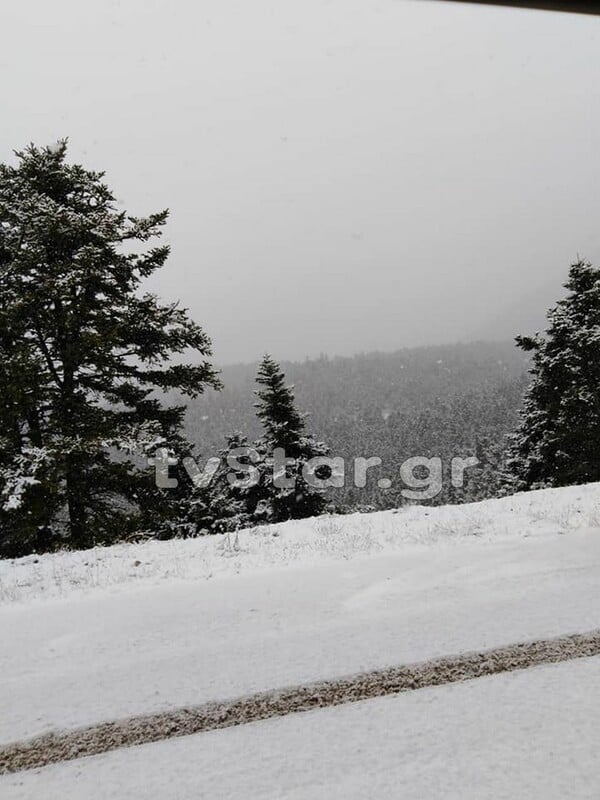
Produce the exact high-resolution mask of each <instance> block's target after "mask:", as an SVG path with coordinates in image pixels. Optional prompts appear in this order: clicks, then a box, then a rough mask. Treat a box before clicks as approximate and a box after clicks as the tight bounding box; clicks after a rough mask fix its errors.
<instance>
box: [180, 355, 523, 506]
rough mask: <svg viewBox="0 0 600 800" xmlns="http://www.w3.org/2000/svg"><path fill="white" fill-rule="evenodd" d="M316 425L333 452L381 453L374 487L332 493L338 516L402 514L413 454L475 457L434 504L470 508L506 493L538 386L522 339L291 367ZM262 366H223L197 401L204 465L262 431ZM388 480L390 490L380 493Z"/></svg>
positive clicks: (192, 405)
mask: <svg viewBox="0 0 600 800" xmlns="http://www.w3.org/2000/svg"><path fill="white" fill-rule="evenodd" d="M281 368H282V370H283V372H284V373H285V376H286V379H287V381H288V382H289V383H291V384H293V386H294V394H295V397H296V402H297V405H298V408H299V409H301V410H302V411H303V412H306V413H307V415H308V417H307V420H306V423H307V426H308V428H309V429H310V430H311V432H312V433H314V434H315V436H316V437H317V438H319V439H322V440H323V441H325V442H327V444H328V445H329V447H330V449H331V454H332V455H334V456H341V457H342V458H344V459H347V460H351V459H353V458H355V457H357V456H363V457H372V456H378V457H379V458H381V460H382V465H381V467H378V468H375V469H373V470H372V471H370V472H369V479H368V482H367V486H366V487H365V488H364V489H359V488H356V487H355V486H354V485H353V484H352V482H351V481H346V485H345V486H344V487H343V488H335V489H329V490H328V497H329V500H330V502H331V503H332V504H333V506H334V509H335V510H336V511H338V512H344V511H350V510H357V509H359V510H360V509H364V510H369V509H385V508H395V507H397V506H398V505H401V504H402V503H404V502H406V500H405V499H404V498H403V497H402V496H401V494H400V492H401V489H402V485H401V481H400V480H399V479H398V472H399V465H400V464H401V463H402V462H403V461H405V460H406V459H407V458H411V457H413V456H426V457H429V458H431V457H434V456H438V457H440V458H441V459H442V461H443V464H444V466H447V465H448V463H449V461H450V459H451V458H453V457H454V456H463V457H466V456H475V457H476V458H478V459H479V461H480V463H479V465H477V466H475V467H471V468H469V469H468V470H467V471H466V472H465V483H464V486H463V488H462V489H457V488H455V487H453V486H452V485H451V483H450V482H449V481H448V480H444V485H443V489H442V492H441V493H440V494H439V495H438V496H437V497H436V498H434V499H433V500H431V501H429V502H431V503H435V504H440V503H448V502H453V503H456V502H463V501H464V502H466V501H472V500H479V499H484V498H487V497H494V496H498V495H499V494H502V485H503V476H504V473H503V467H504V460H505V455H506V452H507V435H508V434H509V433H510V432H511V431H513V430H514V429H515V426H516V424H517V421H518V416H519V414H518V412H519V408H520V405H521V401H522V397H523V392H524V390H525V388H526V386H527V384H528V368H529V358H528V356H527V355H526V354H525V353H523V352H522V351H520V350H519V349H517V347H516V346H515V345H514V343H512V342H476V343H469V344H451V345H440V346H430V347H417V348H406V349H402V350H398V351H396V352H393V353H366V354H361V355H356V356H353V357H327V356H321V357H320V358H317V359H306V360H305V361H302V362H282V364H281ZM255 374H256V365H255V364H238V365H232V366H226V367H224V368H223V369H222V371H221V375H220V378H221V380H222V383H223V388H222V389H221V390H220V391H215V390H211V389H208V390H207V391H206V392H205V393H204V394H203V395H201V396H200V397H198V398H196V399H194V400H188V410H187V414H186V418H185V429H186V435H187V437H188V438H189V439H190V440H191V441H192V442H193V443H194V444H195V445H196V452H197V454H198V456H199V459H198V460H199V461H201V460H202V459H204V460H206V459H207V458H209V457H211V456H214V455H216V454H218V453H219V452H220V451H221V449H222V448H223V446H224V443H225V437H226V436H228V435H231V434H232V433H234V432H241V433H243V434H245V435H247V436H248V437H249V438H254V437H256V436H258V435H259V434H260V431H261V426H260V422H259V420H258V419H257V418H256V415H255V409H254V402H255V400H256V398H255V395H254V389H255V383H254V376H255ZM382 477H386V478H390V479H392V480H393V483H392V486H391V487H390V489H381V488H379V487H378V485H377V484H378V480H379V479H380V478H382Z"/></svg>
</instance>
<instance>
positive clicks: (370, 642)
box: [0, 485, 600, 797]
mask: <svg viewBox="0 0 600 800" xmlns="http://www.w3.org/2000/svg"><path fill="white" fill-rule="evenodd" d="M0 580H1V587H2V599H3V605H2V606H1V607H0V638H1V641H2V649H1V651H0V673H1V675H2V681H1V682H0V744H2V743H7V742H10V741H14V740H17V739H23V738H27V737H30V736H33V735H35V734H38V733H40V732H43V731H48V730H52V729H61V728H71V727H74V726H79V725H84V724H91V723H95V722H99V721H103V720H109V719H114V718H122V717H127V716H129V715H132V714H139V713H145V712H151V711H158V710H163V709H168V708H173V707H179V706H184V705H188V704H198V703H202V702H204V701H208V700H224V699H228V698H233V697H237V696H239V695H243V694H246V693H249V692H254V691H261V690H269V689H273V688H277V687H282V686H287V685H290V684H295V683H300V682H305V681H311V680H317V679H322V678H333V677H337V676H340V675H344V674H349V673H354V672H358V671H362V670H367V669H374V668H379V667H384V666H387V665H395V664H401V663H406V662H414V661H421V660H425V659H428V658H431V657H436V656H443V655H448V654H455V653H459V652H461V651H465V650H482V649H487V648H491V647H495V646H499V645H503V644H509V643H512V642H516V641H520V640H527V639H533V638H542V637H547V636H557V635H561V634H566V633H572V632H585V631H588V630H592V629H597V628H600V485H588V486H585V487H571V488H568V489H560V490H547V491H540V492H532V493H529V494H523V495H519V496H515V497H510V498H504V499H501V500H495V501H488V502H484V503H478V504H474V505H470V506H460V507H456V506H455V507H448V508H429V509H428V508H417V507H412V508H405V509H401V510H399V511H398V512H397V513H395V512H384V513H377V514H370V515H353V516H348V517H324V518H320V519H315V520H307V521H303V522H292V523H287V524H285V525H279V526H277V527H276V528H275V527H269V528H261V529H257V530H254V531H243V532H240V534H239V537H238V538H237V540H236V538H235V537H210V538H205V539H200V540H190V541H173V542H163V543H161V542H149V543H146V544H140V545H119V546H116V547H112V548H106V549H96V550H92V551H87V552H85V553H62V554H57V555H48V556H40V557H38V558H33V557H29V558H26V559H20V560H18V561H14V562H10V561H6V562H1V563H0ZM594 663H595V662H594ZM556 669H558V667H557V668H556ZM561 669H567V670H568V669H569V665H566V666H565V667H562V668H561ZM573 669H575V667H574V666H573ZM506 680H512V678H510V676H507V677H506ZM439 691H442V692H443V691H444V689H443V688H442V689H440V690H439ZM453 691H459V690H458V689H457V690H453ZM460 691H463V692H467V691H468V690H467V689H461V690H460ZM476 691H477V692H483V693H484V694H483V695H482V697H483V699H482V700H481V702H482V703H484V702H487V701H485V692H484V690H483V689H481V690H479V689H477V690H476ZM426 696H429V695H423V697H426ZM461 696H462V695H461ZM373 702H374V701H373ZM394 702H395V700H393V699H387V700H381V703H383V705H382V706H376V707H377V708H379V707H381V709H383V710H382V712H381V713H382V714H383V715H384V717H383V718H385V714H387V711H386V710H385V709H388V708H389V709H390V713H391V714H392V716H393V715H396V714H397V713H399V712H396V711H395V710H394V709H396V708H397V706H395V705H394ZM398 702H400V700H398ZM402 702H404V701H402ZM406 702H410V703H412V702H413V701H406ZM414 702H415V703H417V704H418V703H419V702H422V703H424V704H425V706H427V702H428V701H427V700H426V699H424V700H422V701H414ZM478 702H479V701H478ZM388 704H389V705H388ZM432 708H433V706H432ZM330 711H331V712H332V713H335V714H337V715H341V716H340V720H341V722H340V725H342V726H344V725H346V724H348V725H350V724H351V722H350V721H349V722H347V723H346V722H344V720H345V717H344V714H346V713H347V714H349V715H350V717H352V714H358V717H357V719H361V717H360V714H359V712H358V711H357V712H353V711H350V710H347V711H346V710H342V709H340V710H336V711H335V712H333V710H328V711H323V712H319V713H321V714H323V715H325V717H327V714H329V713H330ZM426 711H427V709H426V708H425V710H424V713H425V712H426ZM377 713H379V712H377ZM415 713H416V712H415ZM444 713H445V712H444ZM453 713H454V712H453ZM309 716H310V715H309ZM401 716H402V714H401V713H400V717H401ZM325 717H324V718H325ZM327 719H329V717H327ZM349 719H350V718H349ZM352 719H353V717H352ZM394 719H395V717H394ZM364 721H365V725H366V728H367V729H368V731H371V732H372V728H373V726H372V722H371V721H370V717H369V715H368V714H367V717H366V718H365V720H364ZM525 722H526V721H525ZM525 722H523V721H518V726H517V727H518V728H519V730H521V729H522V728H523V724H525ZM258 724H259V725H263V726H266V727H265V731H271V730H273V731H276V730H279V729H278V728H277V725H279V724H281V725H284V726H285V725H289V726H291V727H290V728H289V730H290V731H292V733H291V734H290V736H291V737H292V739H291V740H293V739H294V736H297V735H298V736H299V735H300V734H296V733H293V730H294V726H295V725H296V724H298V725H300V726H301V727H300V728H299V729H298V730H304V731H306V735H307V736H309V737H312V736H313V734H312V733H311V729H310V723H308V722H302V723H301V722H298V723H293V722H292V723H284V722H281V723H278V722H276V721H273V722H269V723H258ZM315 724H316V725H317V727H318V726H319V723H315ZM328 724H329V723H328ZM377 724H378V725H379V724H381V725H383V723H377ZM390 724H392V723H391V722H390ZM394 724H400V723H399V722H394ZM411 724H412V723H411ZM440 724H442V723H440ZM444 724H445V723H444ZM507 724H508V723H507ZM511 724H512V723H511ZM302 726H305V727H302ZM306 726H308V727H306ZM519 726H520V727H519ZM251 727H252V729H254V730H256V725H254V726H251ZM442 727H443V725H442ZM284 730H288V728H284ZM405 733H406V732H403V733H402V736H405ZM340 734H342V730H341V729H340ZM365 735H367V736H368V735H369V734H368V732H367V733H365ZM377 735H379V734H377ZM381 735H383V733H382V734H381ZM406 735H408V734H406ZM421 735H422V736H423V737H424V738H423V746H424V747H429V746H430V745H429V743H428V741H429V740H428V739H427V736H428V735H430V734H427V735H426V734H425V733H424V732H421V733H419V736H421ZM440 735H442V734H440ZM219 736H222V737H225V739H224V740H223V739H221V738H219ZM227 736H231V737H232V738H231V740H230V741H231V742H232V746H234V747H236V748H237V746H238V745H237V744H235V743H236V742H238V739H239V740H240V741H242V740H243V739H244V736H250V733H247V734H244V733H242V732H230V733H228V732H222V733H221V734H208V735H206V734H203V735H202V737H201V738H202V742H204V744H202V743H200V744H198V745H196V744H194V743H193V742H191V741H190V742H189V744H188V745H184V743H183V742H180V743H177V744H175V743H174V744H172V745H171V744H165V745H164V747H165V748H169V747H175V750H174V751H173V752H174V753H176V754H177V753H178V752H182V753H183V752H184V751H185V747H186V746H189V747H190V748H191V750H190V752H193V748H194V747H198V748H202V747H207V748H209V751H210V748H212V747H215V757H216V758H217V757H219V756H218V753H219V752H220V750H219V748H220V747H221V744H219V742H221V741H228V740H227V739H226V737H227ZM265 736H267V739H268V737H269V736H271V734H270V733H265ZM273 736H275V738H276V734H273ZM203 737H205V738H203ZM291 740H290V741H291ZM403 741H404V740H403ZM177 747H180V748H183V750H181V751H178V750H177ZM223 747H225V749H227V746H226V745H223ZM402 747H404V745H402ZM148 752H150V751H148ZM161 752H162V751H161ZM168 752H171V751H168ZM465 752H466V751H465ZM334 755H335V753H334ZM144 757H145V756H132V758H134V760H135V759H142V761H141V762H140V761H135V763H136V764H139V763H142V762H143V758H144ZM177 757H178V756H177V755H175V758H177ZM340 757H341V756H340ZM423 757H424V756H423ZM101 758H102V759H105V760H104V761H102V763H106V764H107V765H115V764H116V765H117V766H115V767H114V768H115V770H116V773H115V774H116V775H117V774H120V772H119V770H121V767H120V766H118V765H119V764H124V765H126V764H127V763H128V762H127V756H117V755H112V756H111V755H107V756H105V757H101ZM149 758H150V759H151V758H152V756H149ZM111 759H113V760H112V761H111ZM88 763H92V762H88V761H85V762H81V764H80V766H81V765H83V764H88ZM93 763H99V762H97V761H93ZM132 763H133V762H132ZM158 763H160V758H159V762H158ZM338 766H339V765H338ZM112 768H113V767H110V769H112ZM335 768H336V769H337V767H335ZM51 769H54V770H59V771H60V770H61V769H63V767H60V766H59V767H56V768H51ZM64 769H65V770H66V772H65V773H64V774H65V775H73V774H75V772H73V770H76V768H75V767H74V766H73V765H71V766H68V765H65V767H64ZM91 769H92V772H91V773H90V774H93V769H96V768H95V767H93V768H91ZM123 769H124V770H125V771H127V767H126V766H124V767H123ZM52 774H55V773H52ZM56 774H58V773H56ZM61 774H62V773H61ZM17 777H18V776H17ZM17 777H16V778H8V777H7V778H2V779H0V787H1V785H2V783H3V782H6V781H9V780H10V781H12V783H11V784H10V785H11V786H12V785H16V783H15V781H16V779H17ZM53 780H54V779H53ZM69 780H70V779H69ZM190 780H191V778H190ZM142 783H143V782H142ZM59 784H60V781H59V782H58V783H57V784H56V785H57V786H58V785H59ZM6 785H8V784H6ZM26 785H29V784H26ZM31 785H33V784H31ZM52 785H54V783H52ZM274 785H275V784H274ZM206 791H207V792H208V788H207V789H206ZM298 791H299V790H298ZM295 792H296V790H295V789H293V788H292V790H291V795H290V796H294V797H296V796H298V797H301V796H302V797H303V796H310V794H308V795H303V794H302V793H301V792H300V793H298V794H296V793H295ZM208 793H209V794H210V792H208ZM21 796H37V795H35V794H32V795H26V794H22V795H21ZM48 796H52V795H51V794H49V795H48ZM65 796H74V795H73V794H72V793H71V794H69V792H68V791H67V793H66V795H65ZM106 796H111V795H110V794H108V795H106ZM123 796H127V794H126V793H124V794H123ZM136 796H139V797H143V796H153V795H150V794H148V795H146V794H144V792H143V791H140V792H139V793H138V794H137V795H136ZM157 796H158V795H157ZM161 796H162V795H161ZM182 796H186V795H185V793H184V794H182ZM214 796H217V797H220V796H228V795H221V794H218V793H217V794H215V795H214ZM232 796H237V795H236V794H235V791H233V790H232ZM254 796H262V795H254ZM265 796H271V795H269V794H268V793H267V794H266V795H265ZM272 796H284V795H283V794H281V795H278V794H277V792H275V793H274V794H273V795H272ZM314 796H329V795H326V794H323V795H314ZM373 796H375V795H373ZM381 796H384V795H381ZM407 796H409V795H407ZM473 796H478V795H477V794H475V795H473ZM481 796H483V795H481ZM523 796H525V795H523ZM540 796H544V795H540ZM578 796H579V795H578ZM581 796H584V795H581Z"/></svg>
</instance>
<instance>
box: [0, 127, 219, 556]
mask: <svg viewBox="0 0 600 800" xmlns="http://www.w3.org/2000/svg"><path fill="white" fill-rule="evenodd" d="M66 156H67V143H66V141H62V142H59V143H58V144H57V145H55V146H52V147H43V148H37V147H35V146H33V145H31V146H29V147H27V148H26V149H25V150H24V151H22V152H18V153H17V154H16V157H17V161H16V165H14V166H11V165H6V164H4V165H0V414H1V418H0V422H1V430H0V437H1V442H0V480H1V484H0V553H2V554H4V555H18V554H21V553H26V552H30V551H31V550H34V549H38V550H39V549H48V548H51V547H53V546H57V545H66V546H70V547H77V548H79V547H85V546H88V545H91V544H94V543H97V542H106V541H113V540H114V539H115V538H118V537H120V536H122V535H123V534H124V533H127V532H134V531H135V530H136V529H139V528H140V527H141V528H143V529H145V530H146V529H148V530H149V529H152V530H155V531H157V532H160V531H163V533H165V532H166V533H167V534H168V532H169V530H173V527H174V528H175V529H177V527H178V526H180V522H181V518H180V516H178V515H180V514H181V513H183V511H182V508H183V506H184V505H185V498H184V494H183V489H182V488H180V491H179V493H178V492H173V491H166V490H160V489H159V488H157V487H156V486H155V485H154V482H153V475H152V473H151V471H150V470H148V469H147V467H145V465H144V464H143V461H142V462H141V463H140V458H139V456H140V454H141V455H144V454H148V453H152V452H153V450H154V449H156V448H157V447H159V446H160V447H163V448H167V449H168V450H169V451H170V452H174V451H175V450H178V451H181V450H182V449H183V451H184V452H185V451H186V450H187V449H189V448H188V445H187V443H186V442H185V441H184V440H183V438H182V437H181V434H180V432H179V431H180V428H181V423H182V417H183V412H184V407H183V406H181V405H177V406H170V407H168V406H165V405H164V404H163V403H162V402H161V400H160V398H159V396H157V390H159V391H160V390H162V391H171V390H176V391H178V392H180V393H181V394H183V395H187V396H190V397H194V396H197V395H198V394H199V393H201V392H202V390H203V389H204V387H205V386H215V387H216V386H218V379H217V377H216V374H215V372H214V370H213V368H212V366H211V364H210V363H209V361H208V360H207V359H208V358H209V356H210V341H209V339H208V338H207V336H206V334H205V333H204V331H203V330H202V329H201V328H200V326H198V325H197V324H196V323H194V322H192V321H191V320H190V319H189V317H188V315H187V312H186V311H185V310H184V309H182V308H180V307H179V306H178V305H177V304H162V303H160V301H159V300H158V298H157V297H156V296H155V295H152V294H143V293H142V292H141V288H142V283H143V280H144V279H145V278H147V277H148V276H150V275H151V274H152V273H153V272H154V271H155V270H157V269H159V268H160V267H162V266H163V265H164V264H165V262H166V260H167V257H168V254H169V248H168V247H167V246H164V245H163V246H159V245H155V246H151V247H147V248H142V249H141V251H138V250H136V248H135V244H136V243H142V244H143V243H146V242H149V241H150V240H153V239H155V238H156V237H159V236H160V235H161V232H162V228H163V226H164V225H165V222H166V220H167V212H166V211H161V212H159V213H157V214H152V215H150V216H148V217H144V218H142V217H134V216H130V215H128V214H127V213H126V212H125V211H122V210H119V209H118V208H117V204H116V201H115V197H114V195H113V193H112V192H111V190H110V189H109V188H108V186H107V185H106V183H105V182H104V180H103V173H99V172H93V171H89V170H87V169H84V167H82V166H80V165H77V164H69V163H68V162H67V159H66ZM190 352H194V353H195V355H194V358H193V359H190V360H191V361H193V363H176V362H175V361H173V360H172V356H177V354H182V353H190ZM187 513H188V510H187V509H186V510H185V513H183V517H184V518H186V515H187ZM187 522H189V520H187ZM186 524H187V523H186Z"/></svg>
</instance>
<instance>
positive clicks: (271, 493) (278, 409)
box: [209, 356, 329, 532]
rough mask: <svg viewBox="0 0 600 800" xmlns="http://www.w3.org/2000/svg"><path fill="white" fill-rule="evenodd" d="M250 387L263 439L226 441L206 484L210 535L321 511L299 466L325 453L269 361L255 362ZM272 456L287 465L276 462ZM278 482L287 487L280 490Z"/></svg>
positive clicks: (317, 494)
mask: <svg viewBox="0 0 600 800" xmlns="http://www.w3.org/2000/svg"><path fill="white" fill-rule="evenodd" d="M256 382H257V383H258V385H259V387H260V388H259V389H258V390H256V395H257V396H258V402H257V403H255V408H256V415H257V417H258V419H259V420H260V421H261V422H262V425H263V428H264V435H263V436H261V437H259V438H257V439H256V440H254V441H253V442H251V443H250V442H249V441H248V438H247V437H246V436H243V435H242V434H239V433H237V434H234V435H233V436H229V437H228V438H227V447H226V448H225V449H224V450H222V451H221V453H220V457H221V466H220V468H219V472H218V473H217V475H216V477H215V479H214V480H213V482H212V483H211V501H210V506H209V509H210V512H211V516H212V530H213V531H215V532H220V531H230V530H236V529H238V528H241V527H245V526H248V525H258V524H261V523H268V522H281V521H284V520H288V519H301V518H304V517H311V516H316V515H318V514H321V513H322V512H323V510H324V508H325V502H326V501H325V497H324V492H323V491H322V490H321V489H318V488H316V487H314V486H311V485H309V484H308V483H307V482H306V480H305V478H304V475H303V467H304V465H305V464H306V462H307V461H309V460H310V459H312V458H314V457H316V456H326V455H327V454H328V452H329V448H328V447H327V446H326V445H325V444H323V443H322V442H317V441H316V440H315V439H314V438H313V437H312V436H310V435H308V434H307V433H306V431H305V424H304V416H303V415H302V414H300V413H299V412H298V410H297V409H296V406H295V402H294V394H293V391H292V388H291V387H289V386H286V384H285V376H284V374H283V372H282V371H281V369H280V368H279V365H278V364H277V363H276V362H275V361H274V360H273V359H272V358H271V357H270V356H265V357H264V359H263V360H262V361H261V363H260V365H259V368H258V374H257V377H256ZM278 452H279V453H280V454H281V457H283V455H284V454H285V458H286V459H289V463H287V464H286V463H284V462H283V460H281V462H279V461H278V460H277V453H278ZM323 477H327V476H326V475H324V476H323ZM282 478H283V479H285V481H284V482H285V483H287V484H289V485H282V483H281V482H280V481H281V479H282Z"/></svg>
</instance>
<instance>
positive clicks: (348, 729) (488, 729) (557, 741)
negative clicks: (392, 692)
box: [0, 658, 600, 800]
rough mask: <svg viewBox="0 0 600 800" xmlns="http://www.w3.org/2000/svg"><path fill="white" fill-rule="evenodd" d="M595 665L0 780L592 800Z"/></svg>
mask: <svg viewBox="0 0 600 800" xmlns="http://www.w3.org/2000/svg"><path fill="white" fill-rule="evenodd" d="M599 684H600V659H598V658H594V659H582V660H580V661H574V662H570V663H565V664H559V665H554V666H547V667H538V668H535V669H531V670H528V671H526V672H519V673H510V674H505V675H497V676H494V677H491V678H481V679H479V680H477V681H469V682H467V683H463V684H453V685H449V686H442V687H438V688H435V689H423V690H421V691H419V692H414V693H411V694H405V695H398V696H396V697H385V698H378V699H375V700H368V701H364V702H361V703H356V704H353V705H347V706H341V707H337V708H329V709H324V710H320V711H312V712H308V713H304V714H297V715H292V716H288V717H282V718H279V719H273V720H267V721H264V722H257V723H253V724H251V725H244V726H242V727H239V728H228V729H226V730H221V731H212V732H210V733H203V734H199V735H196V736H190V737H187V738H183V739H171V740H169V741H166V742H158V743H156V744H149V745H143V746H141V747H134V748H129V749H126V750H118V751H116V752H112V753H106V754H105V755H101V756H94V757H92V758H86V759H83V760H81V761H71V762H67V763H64V764H57V765H54V766H51V767H45V768H44V769H41V770H36V771H33V772H26V773H20V774H16V775H6V776H3V777H0V794H1V795H2V797H3V798H4V800H33V799H34V798H35V800H38V798H39V800H84V799H85V800H91V798H94V800H100V799H101V798H103V799H104V798H111V799H112V798H114V799H115V800H116V799H117V798H118V800H165V798H178V800H184V799H185V800H188V799H189V800H192V799H193V800H196V798H218V800H257V799H258V798H261V800H267V799H270V800H353V799H354V798H356V800H363V798H377V800H388V798H402V800H565V798H576V799H577V800H597V798H598V794H599V787H600V779H599V776H598V751H599V749H600V726H599V725H598V718H599V717H600V692H598V685H599Z"/></svg>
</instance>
